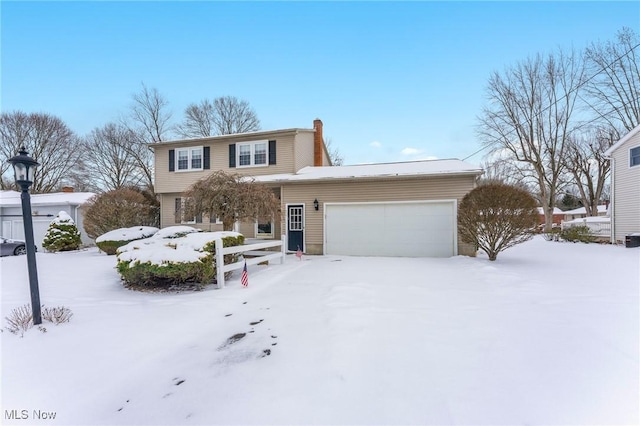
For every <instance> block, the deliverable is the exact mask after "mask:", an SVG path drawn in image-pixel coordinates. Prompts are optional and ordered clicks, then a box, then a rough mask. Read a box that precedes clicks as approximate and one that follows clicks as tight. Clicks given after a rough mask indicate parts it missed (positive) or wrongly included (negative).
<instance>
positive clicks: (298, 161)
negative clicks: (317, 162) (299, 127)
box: [293, 131, 314, 172]
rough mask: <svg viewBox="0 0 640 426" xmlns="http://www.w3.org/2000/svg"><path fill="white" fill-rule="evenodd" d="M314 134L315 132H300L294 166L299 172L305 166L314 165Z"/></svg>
mask: <svg viewBox="0 0 640 426" xmlns="http://www.w3.org/2000/svg"><path fill="white" fill-rule="evenodd" d="M313 135H314V132H312V131H311V132H304V133H300V134H298V138H297V140H296V144H295V146H294V148H293V151H294V168H295V171H296V172H297V171H298V170H300V169H302V168H303V167H307V166H313Z"/></svg>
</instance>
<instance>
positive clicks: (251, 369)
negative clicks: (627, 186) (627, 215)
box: [0, 236, 640, 425]
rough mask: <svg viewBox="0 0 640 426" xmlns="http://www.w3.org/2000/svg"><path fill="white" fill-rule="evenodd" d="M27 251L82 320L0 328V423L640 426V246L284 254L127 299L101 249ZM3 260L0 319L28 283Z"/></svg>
mask: <svg viewBox="0 0 640 426" xmlns="http://www.w3.org/2000/svg"><path fill="white" fill-rule="evenodd" d="M192 238H193V237H192ZM37 262H38V272H39V277H40V294H41V299H42V302H43V303H44V304H45V305H46V306H50V307H55V306H66V307H68V308H70V309H71V310H72V311H73V317H72V319H71V321H70V322H69V323H68V324H61V325H58V326H55V325H52V324H50V323H45V324H44V326H45V327H46V330H47V332H46V333H43V332H41V331H39V330H38V329H37V328H33V329H31V330H29V331H28V332H27V333H25V335H24V337H23V338H20V337H19V336H16V335H14V334H11V333H9V332H7V331H6V330H5V331H4V332H3V333H1V337H0V338H1V343H2V347H1V348H2V349H1V351H2V373H1V374H2V377H1V379H2V413H1V415H2V416H3V418H2V421H3V424H8V425H11V424H13V425H16V424H60V425H96V424H105V425H134V424H135V425H156V424H171V425H189V424H200V425H203V424H204V425H207V424H367V425H375V424H396V425H399V424H431V425H436V424H437V425H472V424H473V425H499V424H500V425H507V424H508V425H515V424H554V425H560V424H607V425H610V424H639V423H640V416H639V401H640V393H639V389H638V387H639V382H638V377H639V374H640V370H639V358H640V356H639V353H638V352H639V334H640V330H639V328H640V325H639V324H640V321H639V320H640V318H639V310H640V308H639V306H640V300H639V294H640V292H639V287H640V283H639V280H640V249H637V248H625V247H623V246H612V245H600V244H581V243H578V244H569V243H559V242H547V241H545V240H544V239H543V238H541V237H540V236H537V237H535V238H534V239H533V240H531V241H528V242H526V243H523V244H520V245H518V246H516V247H513V248H511V249H509V250H507V251H505V252H503V253H501V254H500V255H499V256H498V260H497V261H496V262H490V261H488V259H487V257H486V256H484V255H479V257H477V258H468V257H463V256H456V257H452V258H447V259H429V258H416V259H411V258H367V257H346V256H303V257H302V260H298V259H297V258H296V257H295V256H294V255H290V256H288V257H287V259H286V261H285V263H284V265H279V264H273V265H269V266H262V265H254V266H250V267H249V286H248V287H247V288H243V287H242V286H241V284H240V280H239V278H240V274H239V273H236V274H235V275H234V276H233V277H232V278H231V279H230V280H229V281H228V282H227V287H226V288H225V289H222V290H217V289H215V288H213V287H207V288H206V289H205V290H204V291H200V292H185V293H144V292H134V291H130V290H127V289H125V288H124V287H123V286H122V284H121V282H120V280H119V277H118V275H117V272H116V270H115V269H114V266H115V259H114V257H113V256H107V255H104V254H101V253H99V252H98V251H97V249H89V250H85V251H78V252H64V253H56V254H51V253H40V252H38V253H37ZM0 267H1V274H2V289H1V295H2V299H1V308H2V315H1V317H2V319H3V321H4V318H5V317H6V316H8V315H9V314H10V311H11V310H12V309H14V308H17V307H19V306H22V305H24V304H26V303H28V302H29V285H28V278H27V268H26V258H25V257H24V256H10V257H4V258H1V259H0ZM3 325H6V321H4V322H3ZM243 333H244V336H243V335H242V334H243ZM240 337H242V338H240ZM266 351H270V353H269V355H267V352H266ZM11 410H16V411H15V412H14V413H17V414H14V415H13V418H9V417H10V415H11V413H12V411H11ZM22 410H24V412H23V411H22ZM42 412H46V413H55V419H49V420H47V421H46V422H43V421H42V420H37V419H35V418H34V416H36V415H37V414H38V413H40V414H41V413H42ZM23 413H26V416H27V418H28V420H17V419H16V416H20V415H21V414H23ZM18 418H19V417H18Z"/></svg>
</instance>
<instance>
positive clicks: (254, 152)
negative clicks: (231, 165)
mask: <svg viewBox="0 0 640 426" xmlns="http://www.w3.org/2000/svg"><path fill="white" fill-rule="evenodd" d="M237 152H238V163H237V164H238V167H257V166H266V165H267V158H269V145H268V143H267V141H259V142H246V143H238V144H237Z"/></svg>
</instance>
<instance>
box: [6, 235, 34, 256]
mask: <svg viewBox="0 0 640 426" xmlns="http://www.w3.org/2000/svg"><path fill="white" fill-rule="evenodd" d="M36 250H37V249H36ZM21 254H27V246H26V244H25V242H24V241H20V240H10V239H8V238H3V237H0V256H19V255H21Z"/></svg>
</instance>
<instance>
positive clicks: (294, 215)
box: [287, 204, 304, 251]
mask: <svg viewBox="0 0 640 426" xmlns="http://www.w3.org/2000/svg"><path fill="white" fill-rule="evenodd" d="M287 250H289V251H298V250H301V251H304V206H303V205H302V204H292V205H290V206H287Z"/></svg>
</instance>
